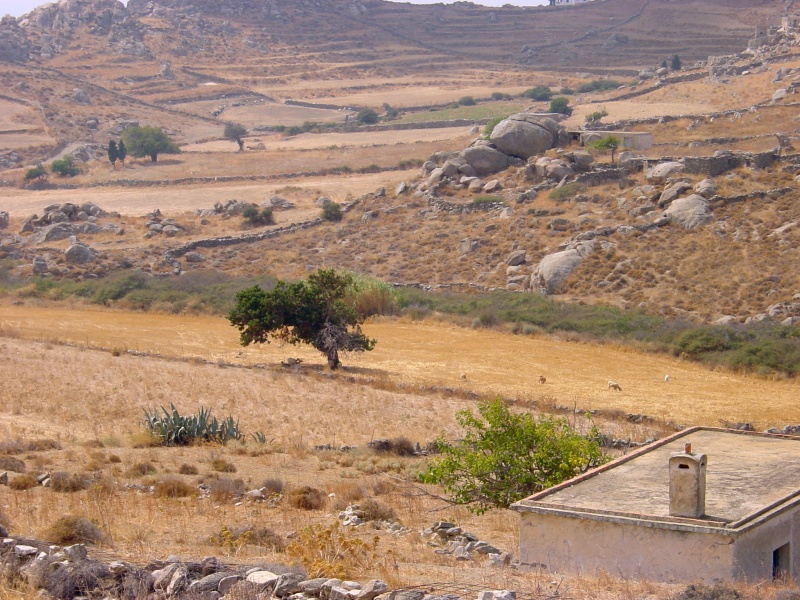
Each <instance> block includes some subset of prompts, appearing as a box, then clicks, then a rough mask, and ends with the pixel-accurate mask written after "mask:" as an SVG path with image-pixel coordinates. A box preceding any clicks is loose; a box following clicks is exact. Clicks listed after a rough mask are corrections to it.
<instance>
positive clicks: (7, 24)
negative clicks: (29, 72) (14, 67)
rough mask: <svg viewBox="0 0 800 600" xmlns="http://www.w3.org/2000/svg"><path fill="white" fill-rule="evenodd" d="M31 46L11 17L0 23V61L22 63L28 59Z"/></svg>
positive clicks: (4, 18)
mask: <svg viewBox="0 0 800 600" xmlns="http://www.w3.org/2000/svg"><path fill="white" fill-rule="evenodd" d="M30 53H31V46H30V43H29V42H28V39H27V37H26V36H25V32H24V31H23V29H22V28H21V27H19V25H17V20H16V19H15V18H14V17H12V16H6V17H3V20H2V21H0V61H2V62H12V63H22V62H26V61H27V60H28V59H29V58H30Z"/></svg>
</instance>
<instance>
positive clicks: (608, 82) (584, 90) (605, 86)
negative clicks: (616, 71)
mask: <svg viewBox="0 0 800 600" xmlns="http://www.w3.org/2000/svg"><path fill="white" fill-rule="evenodd" d="M621 86H622V84H621V83H620V82H619V81H615V80H613V79H595V80H594V81H591V82H589V83H582V84H581V85H579V86H578V93H579V94H588V93H590V92H608V91H610V90H616V89H617V88H619V87H621Z"/></svg>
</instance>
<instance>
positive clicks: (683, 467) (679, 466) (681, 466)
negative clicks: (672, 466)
mask: <svg viewBox="0 0 800 600" xmlns="http://www.w3.org/2000/svg"><path fill="white" fill-rule="evenodd" d="M678 468H679V469H688V468H689V465H684V464H682V463H681V464H679V465H678Z"/></svg>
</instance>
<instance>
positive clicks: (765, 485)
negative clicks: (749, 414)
mask: <svg viewBox="0 0 800 600" xmlns="http://www.w3.org/2000/svg"><path fill="white" fill-rule="evenodd" d="M686 443H691V444H692V451H693V452H694V453H698V454H706V455H707V457H708V466H707V468H706V516H705V517H702V518H701V519H683V518H678V517H670V516H669V471H668V461H669V457H670V455H671V454H672V453H674V452H682V451H683V449H684V444H686ZM792 501H800V439H798V438H791V437H787V436H776V435H769V434H758V433H751V432H741V431H733V430H725V429H713V428H701V427H697V428H693V429H689V430H686V431H683V432H680V433H678V434H675V435H673V436H670V437H668V438H666V439H664V440H660V441H658V442H655V443H654V444H651V445H649V446H646V447H644V448H641V449H640V450H638V451H637V452H634V453H632V454H630V455H628V456H623V457H621V458H619V459H617V460H615V461H613V462H611V463H609V464H607V465H604V466H602V467H600V468H598V469H595V470H593V471H590V472H589V473H586V474H584V475H581V476H579V477H576V478H574V479H572V480H570V481H567V482H565V483H563V484H561V485H558V486H556V487H554V488H551V489H549V490H545V491H544V492H541V493H539V494H535V495H534V496H531V497H529V498H526V499H525V500H521V501H520V502H517V503H516V504H514V505H513V508H514V509H515V510H518V511H520V512H542V513H554V514H563V515H564V516H574V517H581V516H586V517H589V516H590V515H594V517H595V518H598V517H603V516H605V517H608V520H614V518H613V517H615V516H618V517H627V518H629V519H630V518H634V519H636V520H637V521H642V520H643V521H648V520H649V521H658V522H664V523H665V522H673V523H681V522H683V523H687V522H688V523H693V524H695V525H698V526H702V525H705V526H711V527H722V528H726V527H734V528H738V527H741V526H743V525H744V524H745V523H746V522H748V521H752V520H753V519H755V518H756V517H758V516H760V515H763V514H766V513H767V512H769V511H771V510H775V509H776V508H777V507H779V506H781V505H785V504H786V503H787V502H792ZM642 524H644V523H642Z"/></svg>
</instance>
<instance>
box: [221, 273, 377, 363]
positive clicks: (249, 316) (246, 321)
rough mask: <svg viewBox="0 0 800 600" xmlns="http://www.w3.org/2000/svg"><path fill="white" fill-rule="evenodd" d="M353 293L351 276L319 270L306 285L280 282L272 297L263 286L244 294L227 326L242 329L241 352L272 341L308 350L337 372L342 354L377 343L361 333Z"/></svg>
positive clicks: (301, 282) (230, 316)
mask: <svg viewBox="0 0 800 600" xmlns="http://www.w3.org/2000/svg"><path fill="white" fill-rule="evenodd" d="M355 288H356V285H355V281H354V279H353V277H352V276H351V275H348V274H345V273H337V272H336V271H335V270H333V269H320V270H319V271H316V272H315V273H312V274H311V275H309V277H308V279H307V280H306V281H300V282H297V283H286V282H284V281H278V282H277V284H276V285H275V287H274V288H273V289H272V290H271V291H265V290H264V289H262V288H261V287H259V286H254V287H251V288H248V289H246V290H242V291H241V292H239V293H238V294H237V295H236V306H235V307H234V309H233V310H232V311H231V312H230V314H228V320H229V321H230V322H231V325H233V326H234V327H236V328H238V329H239V332H240V338H239V339H240V342H241V344H242V345H243V346H248V345H250V344H252V343H257V344H262V343H265V342H269V340H270V338H273V339H276V340H279V341H280V342H284V343H289V344H301V343H302V344H310V345H311V346H313V347H314V348H316V349H317V350H319V351H320V352H322V353H323V354H325V356H326V357H327V359H328V366H329V367H330V368H331V369H336V368H338V367H339V365H340V364H341V363H340V361H339V352H365V351H367V350H372V349H373V348H374V347H375V343H376V341H375V340H374V339H370V338H368V337H367V336H366V335H364V334H363V333H362V331H361V324H362V323H363V322H364V318H363V317H362V316H361V315H360V314H359V313H358V311H356V309H355V308H354V305H353V303H352V302H351V301H349V297H348V296H349V295H350V294H351V292H353V291H354V290H355Z"/></svg>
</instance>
